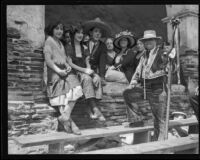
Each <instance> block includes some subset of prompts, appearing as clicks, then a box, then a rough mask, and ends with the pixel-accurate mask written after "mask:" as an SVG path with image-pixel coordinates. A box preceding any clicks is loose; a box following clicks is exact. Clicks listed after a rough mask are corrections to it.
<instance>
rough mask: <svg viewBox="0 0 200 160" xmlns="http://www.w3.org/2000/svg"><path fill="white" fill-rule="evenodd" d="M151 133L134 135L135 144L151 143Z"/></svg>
mask: <svg viewBox="0 0 200 160" xmlns="http://www.w3.org/2000/svg"><path fill="white" fill-rule="evenodd" d="M150 133H151V132H150V131H145V132H139V133H134V139H133V144H139V143H146V142H150V135H151V134H150Z"/></svg>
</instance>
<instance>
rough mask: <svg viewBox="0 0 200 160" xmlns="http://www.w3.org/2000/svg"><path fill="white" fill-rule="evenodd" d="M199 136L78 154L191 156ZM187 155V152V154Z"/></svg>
mask: <svg viewBox="0 0 200 160" xmlns="http://www.w3.org/2000/svg"><path fill="white" fill-rule="evenodd" d="M198 136H199V135H196V136H194V137H193V138H192V137H190V136H188V137H183V138H177V139H169V140H165V141H156V142H149V143H142V144H137V145H129V146H122V147H116V148H110V149H101V150H96V151H90V152H82V153H80V154H166V153H167V154H172V153H178V152H179V151H182V153H184V151H189V150H191V152H190V153H191V154H193V149H196V148H197V147H198V143H199V138H198ZM187 153H188V152H187Z"/></svg>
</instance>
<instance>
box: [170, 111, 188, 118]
mask: <svg viewBox="0 0 200 160" xmlns="http://www.w3.org/2000/svg"><path fill="white" fill-rule="evenodd" d="M171 115H172V117H175V116H176V115H182V116H184V118H187V115H186V114H185V113H184V112H172V114H171Z"/></svg>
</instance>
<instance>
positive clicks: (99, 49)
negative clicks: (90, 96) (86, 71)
mask: <svg viewBox="0 0 200 160" xmlns="http://www.w3.org/2000/svg"><path fill="white" fill-rule="evenodd" d="M83 29H84V33H85V34H88V35H90V40H89V41H88V43H87V46H88V48H89V51H90V65H91V69H93V70H94V71H95V72H96V73H98V74H99V75H100V77H101V78H102V79H104V76H105V68H106V67H105V66H106V45H105V44H104V43H103V42H102V41H101V40H100V39H101V38H106V37H109V36H110V35H111V27H110V26H109V25H108V24H107V23H105V22H103V21H102V20H101V19H100V18H95V19H94V20H90V21H87V22H85V23H84V24H83Z"/></svg>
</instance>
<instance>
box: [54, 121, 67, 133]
mask: <svg viewBox="0 0 200 160" xmlns="http://www.w3.org/2000/svg"><path fill="white" fill-rule="evenodd" d="M57 120H58V126H57V129H56V130H57V132H63V131H65V128H64V126H63V125H62V123H61V122H60V121H59V119H58V118H57Z"/></svg>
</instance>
